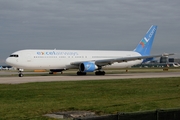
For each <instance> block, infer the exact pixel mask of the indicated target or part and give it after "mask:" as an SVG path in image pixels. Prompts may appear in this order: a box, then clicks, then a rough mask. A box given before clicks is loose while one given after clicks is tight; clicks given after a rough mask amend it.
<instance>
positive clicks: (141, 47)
mask: <svg viewBox="0 0 180 120" xmlns="http://www.w3.org/2000/svg"><path fill="white" fill-rule="evenodd" d="M156 30H157V26H156V25H152V26H151V27H150V29H149V30H148V31H147V33H146V35H145V36H144V38H143V39H142V40H141V41H140V43H139V44H138V45H137V47H136V48H135V49H134V51H135V52H138V53H140V54H141V55H142V56H146V55H150V52H151V48H152V44H153V41H154V36H155V34H156Z"/></svg>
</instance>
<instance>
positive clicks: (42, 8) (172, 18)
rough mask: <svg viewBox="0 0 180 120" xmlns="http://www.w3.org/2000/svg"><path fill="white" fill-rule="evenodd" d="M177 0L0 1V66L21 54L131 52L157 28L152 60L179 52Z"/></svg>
mask: <svg viewBox="0 0 180 120" xmlns="http://www.w3.org/2000/svg"><path fill="white" fill-rule="evenodd" d="M179 5H180V0H173V1H170V0H159V1H157V0H0V65H1V64H5V59H6V58H7V57H8V56H9V55H10V54H11V53H13V52H15V51H17V50H21V49H37V48H38V49H54V48H56V49H76V50H78V49H89V50H133V49H134V48H135V47H136V45H137V44H138V43H139V41H140V40H141V39H142V37H143V36H144V35H145V33H146V32H147V30H148V29H149V27H150V26H151V25H158V29H157V33H156V36H155V41H154V44H153V49H152V51H151V54H161V53H164V52H168V53H177V55H176V56H175V57H180V55H178V53H179V48H180V40H179V38H180V7H179Z"/></svg>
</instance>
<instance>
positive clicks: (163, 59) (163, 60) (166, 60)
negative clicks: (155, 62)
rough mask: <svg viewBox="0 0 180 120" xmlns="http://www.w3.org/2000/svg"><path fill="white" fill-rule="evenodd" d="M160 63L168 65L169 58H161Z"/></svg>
mask: <svg viewBox="0 0 180 120" xmlns="http://www.w3.org/2000/svg"><path fill="white" fill-rule="evenodd" d="M159 62H160V63H167V62H168V57H160V61H159Z"/></svg>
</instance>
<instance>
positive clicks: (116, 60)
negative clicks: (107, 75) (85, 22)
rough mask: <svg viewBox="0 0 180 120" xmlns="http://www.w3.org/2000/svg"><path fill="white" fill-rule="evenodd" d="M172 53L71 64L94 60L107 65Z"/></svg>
mask: <svg viewBox="0 0 180 120" xmlns="http://www.w3.org/2000/svg"><path fill="white" fill-rule="evenodd" d="M170 55H174V53H172V54H168V53H165V54H161V55H150V56H134V57H121V58H113V59H102V60H91V61H78V62H72V63H71V65H76V66H77V65H79V64H81V63H83V62H94V63H95V64H96V65H97V66H106V65H111V64H113V63H115V62H118V63H121V62H128V61H133V60H142V59H147V58H154V57H163V56H170Z"/></svg>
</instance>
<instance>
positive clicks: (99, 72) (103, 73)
mask: <svg viewBox="0 0 180 120" xmlns="http://www.w3.org/2000/svg"><path fill="white" fill-rule="evenodd" d="M105 74H106V73H105V72H104V71H96V72H95V75H105Z"/></svg>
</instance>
